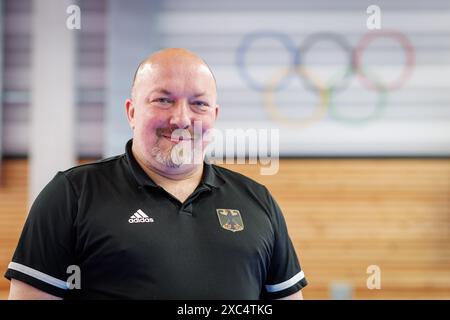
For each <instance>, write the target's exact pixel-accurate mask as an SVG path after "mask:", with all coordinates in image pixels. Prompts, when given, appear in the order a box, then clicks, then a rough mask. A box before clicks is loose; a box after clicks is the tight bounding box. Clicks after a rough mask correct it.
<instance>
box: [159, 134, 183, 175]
mask: <svg viewBox="0 0 450 320" xmlns="http://www.w3.org/2000/svg"><path fill="white" fill-rule="evenodd" d="M162 139H164V138H161V137H160V138H158V140H157V142H156V145H155V146H154V147H153V148H152V152H151V154H152V157H153V158H154V159H155V160H156V162H158V163H159V164H161V165H163V166H165V167H167V168H171V169H177V168H180V167H181V166H182V165H183V164H191V163H192V157H191V154H192V152H191V144H190V143H189V145H188V144H187V143H177V144H175V145H173V146H171V147H162V146H161V142H162Z"/></svg>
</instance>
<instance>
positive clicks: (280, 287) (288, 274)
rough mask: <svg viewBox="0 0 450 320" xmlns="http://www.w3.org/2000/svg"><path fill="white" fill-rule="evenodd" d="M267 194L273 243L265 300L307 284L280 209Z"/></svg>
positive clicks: (289, 292)
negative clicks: (271, 219)
mask: <svg viewBox="0 0 450 320" xmlns="http://www.w3.org/2000/svg"><path fill="white" fill-rule="evenodd" d="M267 193H268V199H269V206H270V208H271V211H272V217H273V224H274V233H275V243H274V247H273V253H272V257H271V261H270V266H269V272H268V276H267V280H266V284H265V286H264V289H263V293H262V296H263V298H265V299H279V298H283V297H286V296H289V295H291V294H294V293H295V292H297V291H299V290H301V289H303V288H304V287H305V286H306V285H307V284H308V282H307V280H306V278H305V275H304V273H303V270H302V269H301V267H300V262H299V260H298V257H297V254H296V252H295V249H294V246H293V245H292V242H291V239H290V237H289V234H288V230H287V227H286V222H285V220H284V217H283V214H282V212H281V209H280V207H279V206H278V204H277V202H276V201H275V199H274V198H273V197H272V196H271V195H270V193H269V192H268V191H267Z"/></svg>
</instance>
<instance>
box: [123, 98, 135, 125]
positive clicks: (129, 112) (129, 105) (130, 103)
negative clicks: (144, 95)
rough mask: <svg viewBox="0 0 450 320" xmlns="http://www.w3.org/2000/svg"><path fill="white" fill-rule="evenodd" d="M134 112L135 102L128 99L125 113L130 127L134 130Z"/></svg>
mask: <svg viewBox="0 0 450 320" xmlns="http://www.w3.org/2000/svg"><path fill="white" fill-rule="evenodd" d="M134 110H135V109H134V104H133V100H131V99H127V100H126V101H125V111H126V113H127V118H128V124H129V125H130V127H131V129H134V121H135V120H134Z"/></svg>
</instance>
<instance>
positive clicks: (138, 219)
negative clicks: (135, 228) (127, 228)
mask: <svg viewBox="0 0 450 320" xmlns="http://www.w3.org/2000/svg"><path fill="white" fill-rule="evenodd" d="M154 221H155V220H153V218H149V216H148V215H146V214H145V213H144V211H142V210H141V209H139V210H138V211H136V212H135V213H134V214H133V215H132V216H131V217H130V219H128V222H129V223H148V222H154Z"/></svg>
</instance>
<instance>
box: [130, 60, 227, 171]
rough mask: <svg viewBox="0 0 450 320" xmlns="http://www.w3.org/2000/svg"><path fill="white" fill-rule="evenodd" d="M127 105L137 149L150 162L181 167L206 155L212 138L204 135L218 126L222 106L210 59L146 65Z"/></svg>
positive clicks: (165, 168) (168, 168) (158, 166)
mask: <svg viewBox="0 0 450 320" xmlns="http://www.w3.org/2000/svg"><path fill="white" fill-rule="evenodd" d="M126 107H127V114H128V120H129V123H130V125H131V127H132V128H133V151H134V152H135V153H137V156H138V157H139V158H140V160H141V161H143V162H144V163H145V165H146V166H150V167H151V168H154V169H156V170H157V171H160V172H163V173H182V172H184V171H189V170H190V169H191V168H193V166H195V164H196V163H197V164H198V162H199V161H198V160H199V156H200V158H201V159H203V152H204V149H205V148H206V146H207V144H208V141H207V140H208V138H207V137H203V135H204V133H205V132H206V131H207V130H209V129H211V128H213V127H214V123H215V120H216V117H217V112H218V106H217V105H216V87H215V82H214V79H213V78H212V75H211V73H210V71H209V69H208V68H207V67H206V66H205V65H203V64H200V63H198V62H197V63H195V62H194V63H186V61H171V62H170V63H167V62H161V63H152V64H146V65H144V66H143V67H141V68H140V71H139V72H138V75H137V80H136V83H135V87H134V91H133V98H132V100H127V103H126ZM194 127H195V130H194ZM202 138H203V139H202ZM202 140H203V141H202ZM194 150H195V151H194ZM194 156H197V158H196V159H194ZM201 159H200V160H201Z"/></svg>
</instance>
